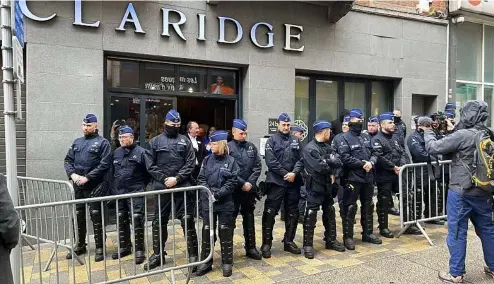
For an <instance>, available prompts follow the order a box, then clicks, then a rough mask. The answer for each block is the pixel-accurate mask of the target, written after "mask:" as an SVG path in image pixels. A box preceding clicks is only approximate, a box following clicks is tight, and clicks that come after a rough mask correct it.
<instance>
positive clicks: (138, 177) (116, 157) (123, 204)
mask: <svg viewBox="0 0 494 284" xmlns="http://www.w3.org/2000/svg"><path fill="white" fill-rule="evenodd" d="M118 134H119V135H118V139H119V144H120V145H121V146H120V147H119V148H117V149H116V150H115V152H113V166H112V167H113V168H112V172H113V179H112V183H111V185H112V193H113V194H115V195H119V194H126V193H135V192H144V191H145V190H146V185H147V184H148V183H149V181H150V175H149V173H148V171H147V165H150V164H151V163H152V160H149V155H146V150H145V149H144V148H142V147H141V146H138V145H137V144H136V143H135V141H134V131H133V130H132V128H130V127H129V126H127V125H124V126H121V127H120V129H119V131H118ZM144 215H145V214H144V197H135V198H132V200H131V199H121V200H118V232H119V243H120V250H119V251H117V252H115V253H113V254H112V258H113V259H118V258H122V257H125V256H127V255H130V254H131V253H132V243H131V241H130V223H131V221H130V218H129V217H132V219H133V221H134V222H133V225H134V236H135V250H136V253H135V263H136V264H141V263H143V262H144V259H145V258H146V256H145V253H144V251H145V249H144Z"/></svg>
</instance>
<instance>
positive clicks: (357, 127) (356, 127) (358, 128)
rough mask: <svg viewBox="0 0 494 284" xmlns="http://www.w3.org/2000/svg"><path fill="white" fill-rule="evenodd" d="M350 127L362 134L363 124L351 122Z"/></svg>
mask: <svg viewBox="0 0 494 284" xmlns="http://www.w3.org/2000/svg"><path fill="white" fill-rule="evenodd" d="M348 127H350V129H351V130H352V131H356V132H360V131H362V127H363V124H362V123H361V122H350V123H348Z"/></svg>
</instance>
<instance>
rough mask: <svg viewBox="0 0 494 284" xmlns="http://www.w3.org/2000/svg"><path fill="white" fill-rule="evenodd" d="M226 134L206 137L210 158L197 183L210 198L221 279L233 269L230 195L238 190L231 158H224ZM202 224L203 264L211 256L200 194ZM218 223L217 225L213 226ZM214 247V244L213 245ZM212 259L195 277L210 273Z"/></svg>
mask: <svg viewBox="0 0 494 284" xmlns="http://www.w3.org/2000/svg"><path fill="white" fill-rule="evenodd" d="M227 139H228V133H227V132H226V131H223V130H217V131H214V132H212V133H211V134H210V136H209V141H210V143H211V152H212V154H211V155H209V156H207V157H206V158H204V161H203V163H202V167H201V171H200V172H199V176H198V178H197V181H198V182H199V184H200V185H202V186H205V187H207V188H208V189H209V190H210V191H211V193H212V194H213V201H214V203H213V224H214V231H215V236H214V241H215V242H216V227H219V229H218V235H219V237H220V244H221V260H222V269H223V277H230V276H231V275H232V268H233V223H232V220H233V211H234V210H235V209H234V207H235V205H234V201H233V193H234V191H235V190H236V189H237V188H238V185H239V184H238V178H239V168H238V165H237V163H236V162H235V158H233V157H232V156H230V155H229V154H228V144H227ZM201 199H202V204H204V205H205V206H203V208H202V209H203V213H202V214H203V218H204V224H203V227H202V236H203V238H202V252H201V259H202V260H204V259H206V257H207V256H208V255H209V253H210V252H211V239H210V238H209V231H210V229H211V228H210V225H209V223H210V219H209V207H208V206H206V204H209V200H208V194H207V192H204V191H203V192H201ZM216 223H218V225H216ZM213 246H214V244H213ZM212 265H213V259H212V258H211V260H210V261H208V262H207V263H205V264H201V265H199V266H198V267H197V275H198V276H201V275H204V274H206V273H207V272H208V271H211V269H212Z"/></svg>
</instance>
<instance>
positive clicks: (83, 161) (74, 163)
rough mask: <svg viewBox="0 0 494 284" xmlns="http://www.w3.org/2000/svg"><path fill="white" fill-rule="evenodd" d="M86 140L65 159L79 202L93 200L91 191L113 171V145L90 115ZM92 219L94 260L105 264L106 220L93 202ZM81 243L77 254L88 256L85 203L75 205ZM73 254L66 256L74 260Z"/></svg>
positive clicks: (86, 120) (75, 144) (85, 122)
mask: <svg viewBox="0 0 494 284" xmlns="http://www.w3.org/2000/svg"><path fill="white" fill-rule="evenodd" d="M82 132H83V133H84V137H80V138H77V139H76V140H74V142H73V143H72V146H71V147H70V148H69V151H68V153H67V155H66V156H65V160H64V168H65V172H66V173H67V176H68V177H69V178H70V179H71V180H72V181H73V182H74V193H75V198H76V199H83V198H89V197H92V192H93V191H94V190H95V189H96V188H97V187H98V186H99V185H100V184H101V183H102V182H103V179H104V176H105V175H106V173H107V172H108V170H109V169H110V162H111V145H110V142H108V140H106V139H105V138H103V137H101V136H100V135H99V134H98V119H97V118H96V116H95V115H94V114H91V113H90V114H88V115H86V117H85V118H84V119H83V123H82ZM89 208H90V216H91V221H92V222H93V229H94V243H95V247H96V251H95V256H94V261H96V262H98V261H102V260H103V259H104V255H103V245H104V240H103V220H102V215H101V205H100V203H99V202H95V203H90V204H89ZM76 220H77V229H78V231H77V232H78V244H77V245H76V247H75V248H74V253H75V254H76V255H81V254H83V253H86V209H85V205H84V204H82V203H81V204H77V205H76ZM71 258H72V254H71V253H69V254H67V259H71Z"/></svg>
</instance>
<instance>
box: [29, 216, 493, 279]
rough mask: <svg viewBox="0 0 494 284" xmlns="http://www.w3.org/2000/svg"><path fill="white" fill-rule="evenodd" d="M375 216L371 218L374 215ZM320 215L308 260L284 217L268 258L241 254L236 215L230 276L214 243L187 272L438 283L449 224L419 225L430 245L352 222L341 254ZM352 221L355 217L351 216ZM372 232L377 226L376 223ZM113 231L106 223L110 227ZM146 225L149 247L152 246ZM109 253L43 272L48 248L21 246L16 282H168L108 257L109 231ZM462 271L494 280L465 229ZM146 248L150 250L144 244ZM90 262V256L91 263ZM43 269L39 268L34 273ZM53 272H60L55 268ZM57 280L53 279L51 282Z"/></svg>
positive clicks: (129, 260)
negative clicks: (366, 230) (290, 244)
mask: <svg viewBox="0 0 494 284" xmlns="http://www.w3.org/2000/svg"><path fill="white" fill-rule="evenodd" d="M375 219H376V218H375ZM320 220H321V219H320V218H319V219H318V223H317V227H316V233H315V237H314V240H315V250H316V256H315V258H314V259H312V260H309V259H306V258H305V257H304V256H303V254H302V255H292V254H289V253H286V252H284V251H283V248H282V243H281V240H282V238H283V233H284V222H282V221H280V220H279V218H277V219H276V224H275V229H274V241H273V248H272V254H273V256H272V258H270V259H263V260H260V261H256V260H251V259H248V258H246V257H245V256H244V254H245V251H244V249H243V242H244V240H243V233H242V223H241V222H242V219H241V217H239V218H238V219H237V228H236V229H235V236H234V269H233V275H232V276H231V277H229V278H224V277H223V276H222V272H221V265H220V264H221V257H220V249H219V245H218V242H217V243H216V246H215V253H214V267H213V271H211V272H209V273H208V274H206V275H205V276H202V277H196V276H195V275H193V276H192V278H191V281H190V282H189V283H222V284H223V283H224V284H226V283H237V284H238V283H256V284H261V283H262V284H264V283H296V282H303V283H304V284H305V283H345V284H346V283H441V282H440V281H439V280H438V277H437V275H438V272H439V271H443V270H444V271H446V270H447V268H448V259H449V255H448V251H447V248H446V246H445V236H446V233H447V227H446V225H445V226H436V225H427V226H426V228H425V230H426V232H427V233H428V234H429V237H430V238H431V239H432V241H433V242H434V243H435V245H434V246H430V245H429V244H428V242H427V241H426V239H425V238H424V237H423V236H421V235H418V236H417V235H415V236H409V235H404V236H401V237H400V238H394V239H385V238H382V239H383V244H382V245H372V244H368V243H362V242H361V240H360V232H361V228H360V226H359V225H356V227H355V228H356V229H355V232H356V235H355V237H356V241H357V248H356V250H355V251H347V252H344V253H340V252H336V251H332V250H326V249H325V248H324V242H323V240H322V238H323V232H324V228H323V226H322V223H321V221H320ZM337 222H338V234H339V235H338V239H339V240H340V241H341V232H342V230H341V220H340V218H339V217H337ZM256 224H257V226H256V234H257V235H256V239H257V245H258V247H259V246H260V244H261V225H260V224H261V217H260V216H257V217H256ZM357 224H359V220H358V219H357ZM399 224H400V223H399V217H395V216H390V229H391V230H393V231H394V232H395V233H397V232H398V231H399V229H400V225H399ZM375 228H376V229H375V230H376V231H377V224H375ZM109 230H110V231H111V227H109ZM150 232H151V230H150V228H148V242H149V243H148V244H149V245H148V247H151V235H150ZM169 232H170V236H169V238H168V243H167V245H169V246H172V244H173V242H175V247H174V249H173V247H172V248H169V249H168V256H167V259H166V261H167V263H166V265H165V268H170V267H172V266H173V259H172V255H173V254H175V255H176V256H177V259H176V264H177V265H182V264H185V263H186V261H185V249H186V244H185V240H184V238H183V235H182V230H181V228H180V225H175V232H176V233H175V234H173V233H172V232H173V228H172V227H171V226H170V229H169ZM107 236H108V238H107V242H106V248H107V252H106V255H107V259H106V261H105V262H98V263H95V262H94V260H93V258H94V243H92V244H91V245H92V249H90V251H91V252H90V256H88V255H86V257H85V261H86V265H79V264H77V263H75V265H74V269H73V268H72V262H71V261H67V260H65V254H66V252H67V251H66V250H64V249H63V248H62V249H59V251H58V252H57V256H58V258H57V259H56V260H54V261H53V262H52V264H51V266H50V268H49V270H48V271H46V272H42V268H43V267H44V265H45V264H46V262H47V261H48V259H49V258H50V254H51V249H52V247H53V246H51V247H50V246H48V245H41V246H39V250H38V247H36V250H35V251H33V250H31V249H30V248H29V247H27V246H25V247H23V249H22V252H23V270H22V271H23V276H21V277H22V278H21V279H24V281H23V282H22V283H25V284H37V283H101V282H104V281H109V280H115V281H116V280H118V279H121V278H122V277H125V276H131V275H139V276H142V277H140V278H138V279H135V280H130V281H122V282H118V283H131V284H141V283H146V284H149V283H171V282H172V281H171V279H172V275H171V274H170V272H166V273H163V272H159V271H160V270H159V268H157V269H156V271H158V272H159V273H158V274H156V275H152V276H146V275H145V271H143V270H142V265H139V266H135V265H134V264H133V255H131V256H127V257H125V258H123V259H122V260H121V261H118V260H112V259H111V257H110V255H111V253H112V252H114V251H115V250H116V248H117V244H116V235H115V232H108V234H107ZM468 240H469V241H468V255H467V276H466V280H467V281H468V282H469V283H494V279H492V278H488V277H487V276H486V275H485V274H484V273H483V266H484V262H483V258H482V247H481V244H480V241H479V239H478V238H477V237H476V235H475V232H474V231H473V229H471V230H470V231H469V233H468ZM295 241H296V242H297V244H299V246H301V244H302V226H301V225H299V227H298V231H297V236H296V240H295ZM149 253H152V252H151V250H149ZM89 260H90V261H89ZM40 271H41V272H40ZM57 271H58V273H57ZM186 273H187V271H186V270H185V269H184V270H178V271H176V272H175V273H174V275H173V277H174V278H175V280H176V283H185V279H186ZM57 280H58V282H57Z"/></svg>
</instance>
